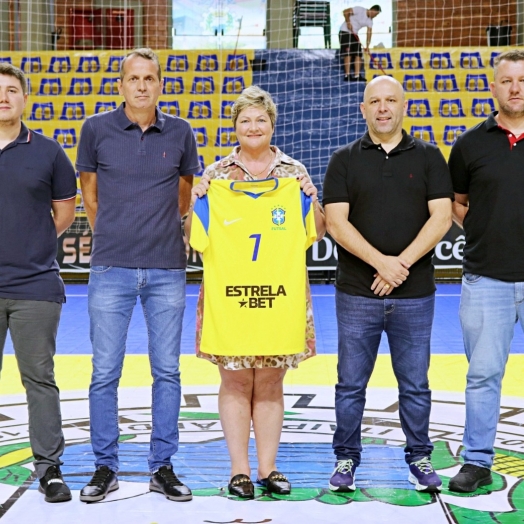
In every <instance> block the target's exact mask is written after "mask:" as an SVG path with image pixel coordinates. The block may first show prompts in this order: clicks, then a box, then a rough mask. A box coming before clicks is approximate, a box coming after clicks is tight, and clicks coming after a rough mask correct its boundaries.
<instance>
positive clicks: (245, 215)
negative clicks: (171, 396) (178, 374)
mask: <svg viewBox="0 0 524 524" xmlns="http://www.w3.org/2000/svg"><path fill="white" fill-rule="evenodd" d="M315 238H316V230H315V218H314V210H313V205H312V202H311V198H310V197H307V196H306V195H305V194H304V193H303V192H302V191H301V189H300V184H299V183H298V181H297V180H296V179H295V178H268V179H265V180H254V181H232V180H213V181H212V182H211V185H210V187H209V191H208V193H207V195H206V196H204V197H203V198H199V199H198V200H197V201H196V203H195V207H194V210H193V219H192V226H191V240H190V244H191V246H192V247H193V249H195V250H197V251H200V252H201V253H203V261H204V275H205V286H204V317H203V324H202V340H201V345H200V351H202V352H204V353H211V354H214V355H231V356H236V355H289V354H294V353H300V352H302V351H304V337H305V330H306V278H307V270H306V267H305V253H306V249H307V248H308V247H309V246H310V245H311V244H313V242H314V241H315Z"/></svg>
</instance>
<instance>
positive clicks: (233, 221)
mask: <svg viewBox="0 0 524 524" xmlns="http://www.w3.org/2000/svg"><path fill="white" fill-rule="evenodd" d="M239 220H242V219H241V218H235V220H224V225H225V226H230V225H231V224H234V223H235V222H238V221H239Z"/></svg>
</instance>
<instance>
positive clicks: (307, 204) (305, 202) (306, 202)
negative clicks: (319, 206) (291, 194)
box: [300, 191, 317, 249]
mask: <svg viewBox="0 0 524 524" xmlns="http://www.w3.org/2000/svg"><path fill="white" fill-rule="evenodd" d="M300 193H301V197H302V216H303V217H304V227H305V228H306V246H305V249H307V248H308V247H310V246H312V245H313V244H314V243H315V240H316V239H317V227H316V225H315V206H314V205H313V201H312V200H311V197H309V196H307V195H306V194H305V193H304V192H303V191H300Z"/></svg>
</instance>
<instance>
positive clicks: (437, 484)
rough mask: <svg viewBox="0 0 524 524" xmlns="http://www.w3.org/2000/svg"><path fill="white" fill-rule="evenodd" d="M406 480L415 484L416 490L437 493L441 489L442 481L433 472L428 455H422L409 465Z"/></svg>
mask: <svg viewBox="0 0 524 524" xmlns="http://www.w3.org/2000/svg"><path fill="white" fill-rule="evenodd" d="M408 480H409V481H410V482H411V484H415V489H416V490H417V491H425V492H426V493H438V492H439V491H440V490H441V489H442V481H441V480H440V478H439V476H438V475H437V474H436V473H435V470H434V469H433V466H432V465H431V461H430V460H429V457H424V458H422V459H420V460H417V461H416V462H412V463H411V464H410V465H409V477H408Z"/></svg>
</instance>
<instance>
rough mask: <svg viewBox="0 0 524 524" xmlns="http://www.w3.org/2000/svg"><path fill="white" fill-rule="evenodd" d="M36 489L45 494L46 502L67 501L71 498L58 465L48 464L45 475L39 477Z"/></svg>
mask: <svg viewBox="0 0 524 524" xmlns="http://www.w3.org/2000/svg"><path fill="white" fill-rule="evenodd" d="M38 491H40V493H43V494H44V495H45V501H46V502H67V501H68V500H71V491H70V490H69V488H68V487H67V484H66V483H65V482H64V479H63V478H62V472H61V471H60V468H59V467H58V466H49V467H48V468H47V471H46V472H45V475H44V476H43V477H42V478H41V479H40V486H38Z"/></svg>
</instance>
